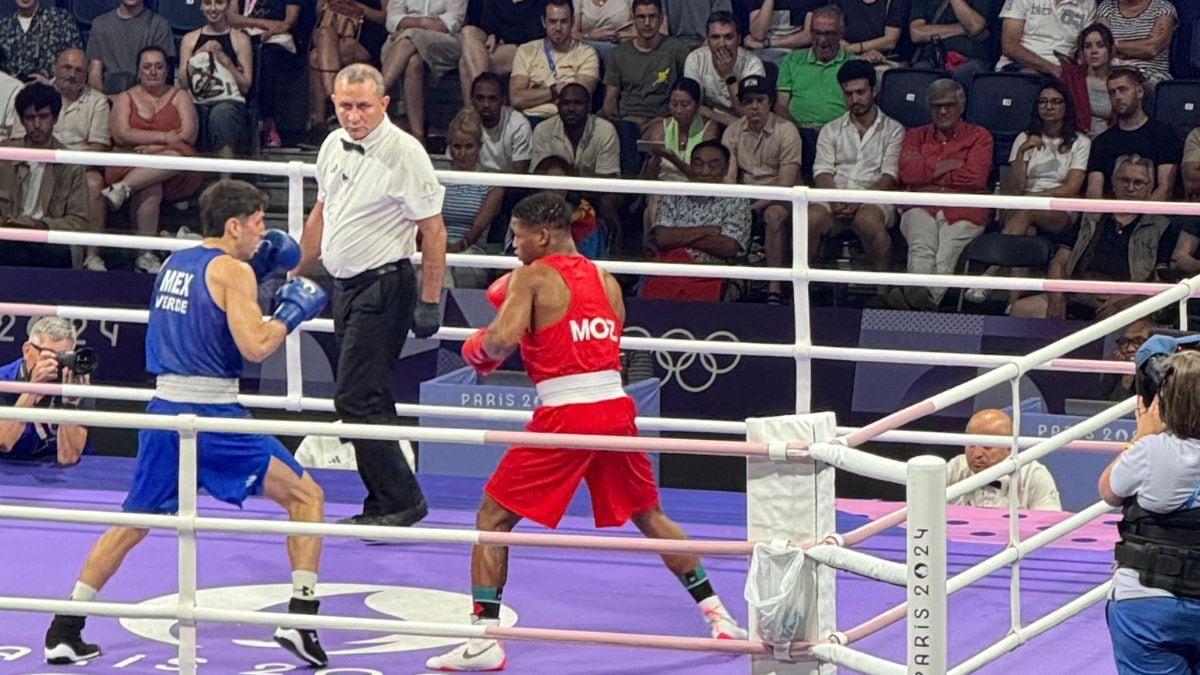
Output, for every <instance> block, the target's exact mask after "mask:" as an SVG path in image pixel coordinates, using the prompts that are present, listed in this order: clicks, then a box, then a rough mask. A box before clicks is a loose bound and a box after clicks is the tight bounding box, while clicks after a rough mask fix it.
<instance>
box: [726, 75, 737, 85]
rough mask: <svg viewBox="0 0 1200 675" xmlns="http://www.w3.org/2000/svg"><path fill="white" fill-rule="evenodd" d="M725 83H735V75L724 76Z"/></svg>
mask: <svg viewBox="0 0 1200 675" xmlns="http://www.w3.org/2000/svg"><path fill="white" fill-rule="evenodd" d="M725 84H727V85H729V86H733V85H735V84H737V75H730V76H729V77H727V78H725Z"/></svg>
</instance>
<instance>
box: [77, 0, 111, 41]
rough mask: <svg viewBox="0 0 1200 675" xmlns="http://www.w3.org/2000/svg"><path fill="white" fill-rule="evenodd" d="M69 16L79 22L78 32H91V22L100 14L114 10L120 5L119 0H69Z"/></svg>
mask: <svg viewBox="0 0 1200 675" xmlns="http://www.w3.org/2000/svg"><path fill="white" fill-rule="evenodd" d="M69 1H70V3H71V4H70V9H71V15H72V16H74V17H75V20H76V21H78V22H79V27H80V30H81V31H83V32H85V33H86V32H88V31H90V30H91V27H92V21H95V20H96V17H98V16H100V15H101V14H103V13H105V12H107V11H110V10H114V9H116V8H117V5H118V4H120V3H119V0H69Z"/></svg>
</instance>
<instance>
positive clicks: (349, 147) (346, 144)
mask: <svg viewBox="0 0 1200 675" xmlns="http://www.w3.org/2000/svg"><path fill="white" fill-rule="evenodd" d="M342 147H343V148H345V149H346V152H357V153H358V154H360V155H363V156H366V154H367V149H366V148H364V147H363V146H362V144H361V143H353V142H351V141H342Z"/></svg>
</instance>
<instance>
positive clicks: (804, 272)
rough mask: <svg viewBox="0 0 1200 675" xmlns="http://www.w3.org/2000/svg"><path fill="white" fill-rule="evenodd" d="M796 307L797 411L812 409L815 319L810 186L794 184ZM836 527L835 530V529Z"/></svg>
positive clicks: (793, 224) (793, 296) (793, 301)
mask: <svg viewBox="0 0 1200 675" xmlns="http://www.w3.org/2000/svg"><path fill="white" fill-rule="evenodd" d="M792 195H793V196H792V307H793V308H794V322H793V323H794V328H793V330H794V331H795V336H796V338H795V341H794V342H793V343H792V347H793V349H794V350H795V354H796V413H797V414H805V413H807V412H809V411H811V410H812V357H811V356H810V353H811V352H810V350H809V348H810V347H812V328H811V326H812V321H811V316H810V313H809V303H808V188H806V187H802V186H801V187H795V188H792ZM831 531H832V530H831Z"/></svg>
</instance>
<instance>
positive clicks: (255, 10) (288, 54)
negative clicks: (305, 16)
mask: <svg viewBox="0 0 1200 675" xmlns="http://www.w3.org/2000/svg"><path fill="white" fill-rule="evenodd" d="M239 7H240V6H239V5H237V4H236V3H235V9H234V11H233V12H231V13H230V15H229V23H230V24H231V25H232V26H233V27H234V28H241V29H242V30H243V31H245V33H246V34H247V35H249V36H251V37H257V38H258V39H259V41H260V42H261V43H262V49H260V50H259V54H258V56H259V62H260V63H259V65H258V71H259V73H260V74H261V75H262V77H261V79H260V81H259V83H258V90H257V91H256V98H257V99H258V114H259V116H260V117H261V118H262V123H263V130H262V144H263V147H267V148H278V147H280V146H282V145H283V135H282V134H286V135H288V136H291V135H292V134H294V133H298V132H299V131H300V130H301V129H303V128H305V127H306V125H307V123H308V121H309V120H310V119H311V115H309V114H305V113H304V112H302V111H304V110H307V109H308V108H309V106H308V105H304V104H302V103H301V102H300V101H299V100H296V94H295V87H294V86H293V84H294V83H293V80H292V78H291V77H290V76H289V75H288V74H289V73H297V72H300V71H301V70H303V68H304V64H303V63H302V62H301V57H300V54H299V49H298V48H297V44H296V39H295V36H294V35H293V34H292V31H293V29H294V28H295V27H296V22H297V21H299V20H300V0H246V3H245V6H244V7H241V8H239ZM289 117H296V118H298V119H296V120H294V121H291V122H289ZM324 122H325V121H324V120H321V125H320V127H319V128H317V129H316V133H318V134H320V135H321V136H322V137H324V131H325V124H324ZM308 140H316V139H314V138H310V139H308Z"/></svg>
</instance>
